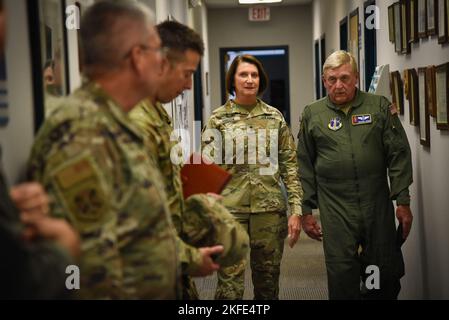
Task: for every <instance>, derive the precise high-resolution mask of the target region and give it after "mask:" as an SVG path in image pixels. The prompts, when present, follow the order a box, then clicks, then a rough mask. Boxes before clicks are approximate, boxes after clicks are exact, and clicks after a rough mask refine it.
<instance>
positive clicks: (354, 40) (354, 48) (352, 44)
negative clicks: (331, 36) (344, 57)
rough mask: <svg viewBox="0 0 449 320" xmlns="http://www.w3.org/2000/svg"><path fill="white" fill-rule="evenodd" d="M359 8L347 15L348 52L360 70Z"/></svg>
mask: <svg viewBox="0 0 449 320" xmlns="http://www.w3.org/2000/svg"><path fill="white" fill-rule="evenodd" d="M359 21H360V20H359V8H357V9H355V10H353V11H352V12H351V13H350V14H349V43H348V44H349V52H350V53H351V54H352V55H353V56H354V57H355V59H356V64H357V66H358V67H359V68H360V50H359V48H360V43H359V38H360V37H359V35H360V34H359V28H360V23H359ZM358 84H359V86H360V77H359V83H358Z"/></svg>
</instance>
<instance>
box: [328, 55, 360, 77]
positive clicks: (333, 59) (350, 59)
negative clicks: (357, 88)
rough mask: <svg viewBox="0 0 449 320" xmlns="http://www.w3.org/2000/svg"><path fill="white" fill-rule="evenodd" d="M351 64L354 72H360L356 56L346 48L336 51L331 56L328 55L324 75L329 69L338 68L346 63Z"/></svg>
mask: <svg viewBox="0 0 449 320" xmlns="http://www.w3.org/2000/svg"><path fill="white" fill-rule="evenodd" d="M348 63H349V64H350V65H351V67H352V72H354V73H355V74H357V73H358V72H359V70H358V67H357V63H356V62H355V58H354V56H353V55H352V54H351V53H349V52H346V51H344V50H339V51H335V52H334V53H332V54H331V55H330V56H329V57H327V59H326V62H324V65H323V75H324V74H325V73H326V71H327V70H329V69H336V68H339V67H341V66H342V65H344V64H348Z"/></svg>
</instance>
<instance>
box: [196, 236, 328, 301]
mask: <svg viewBox="0 0 449 320" xmlns="http://www.w3.org/2000/svg"><path fill="white" fill-rule="evenodd" d="M195 282H196V284H197V288H198V292H199V294H200V298H201V299H206V300H211V299H213V298H214V293H215V287H216V276H215V275H212V276H210V277H206V278H197V279H195ZM243 298H244V299H245V300H249V299H252V298H253V285H252V282H251V271H250V269H249V267H248V268H247V269H246V275H245V294H244V296H243ZM279 299H281V300H327V277H326V268H325V265H324V254H323V246H322V243H321V242H317V241H315V240H312V239H310V238H309V237H308V236H307V235H306V234H305V233H304V232H301V236H300V240H299V241H298V243H297V244H296V246H295V247H293V249H290V248H289V247H288V243H287V242H285V246H284V256H283V258H282V265H281V278H280V292H279Z"/></svg>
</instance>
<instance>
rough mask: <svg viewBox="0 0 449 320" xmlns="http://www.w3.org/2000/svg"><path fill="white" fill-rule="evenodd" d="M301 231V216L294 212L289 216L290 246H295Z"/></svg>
mask: <svg viewBox="0 0 449 320" xmlns="http://www.w3.org/2000/svg"><path fill="white" fill-rule="evenodd" d="M300 232H301V217H300V216H298V215H295V214H292V215H291V216H290V218H288V245H289V246H290V248H293V246H294V245H295V244H296V242H297V241H298V238H299V234H300Z"/></svg>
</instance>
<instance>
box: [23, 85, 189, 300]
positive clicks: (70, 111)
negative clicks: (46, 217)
mask: <svg viewBox="0 0 449 320" xmlns="http://www.w3.org/2000/svg"><path fill="white" fill-rule="evenodd" d="M62 101H63V102H62V105H61V106H59V107H57V108H56V109H55V111H54V112H53V113H52V114H51V115H50V117H49V118H48V119H47V120H46V121H45V123H44V125H43V126H42V128H41V129H40V131H39V133H38V135H37V138H36V141H35V143H34V146H33V150H32V154H31V159H30V163H29V172H30V175H31V176H32V177H33V178H34V179H35V180H37V181H40V182H41V183H42V184H43V185H44V187H45V189H46V190H47V191H48V193H49V195H50V196H51V197H52V198H53V202H52V207H51V213H52V214H53V215H54V216H57V217H63V218H65V219H67V220H68V221H69V222H70V223H71V224H72V225H73V226H74V227H75V229H76V230H77V231H78V232H79V233H80V237H81V250H82V252H81V257H80V274H81V289H80V290H79V292H77V293H78V297H80V298H90V299H100V298H101V299H103V298H110V299H117V298H118V299H137V298H140V299H174V298H176V297H177V296H179V295H178V294H179V291H178V290H179V282H178V281H179V279H180V277H179V276H180V268H179V267H180V266H179V261H178V259H177V238H176V232H175V228H174V226H173V223H172V220H171V216H170V213H169V210H168V207H167V205H166V196H165V191H164V188H165V186H164V185H163V184H162V179H161V176H160V173H159V171H158V169H157V166H156V164H155V163H154V161H153V158H152V157H151V156H150V155H149V154H148V153H147V147H146V143H147V142H146V139H145V138H144V137H143V135H142V133H141V131H140V130H139V128H138V127H135V126H134V124H133V123H132V122H131V120H130V119H129V117H128V115H127V114H126V113H124V112H123V110H122V109H121V108H120V106H118V105H117V104H116V102H115V101H114V100H113V99H112V98H110V96H109V95H107V94H106V93H105V92H104V91H103V90H102V89H101V87H100V86H98V85H97V84H95V83H94V82H85V83H83V85H82V87H81V88H80V89H78V90H76V91H75V92H74V93H73V94H72V95H70V96H69V97H68V98H67V99H64V100H62Z"/></svg>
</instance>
